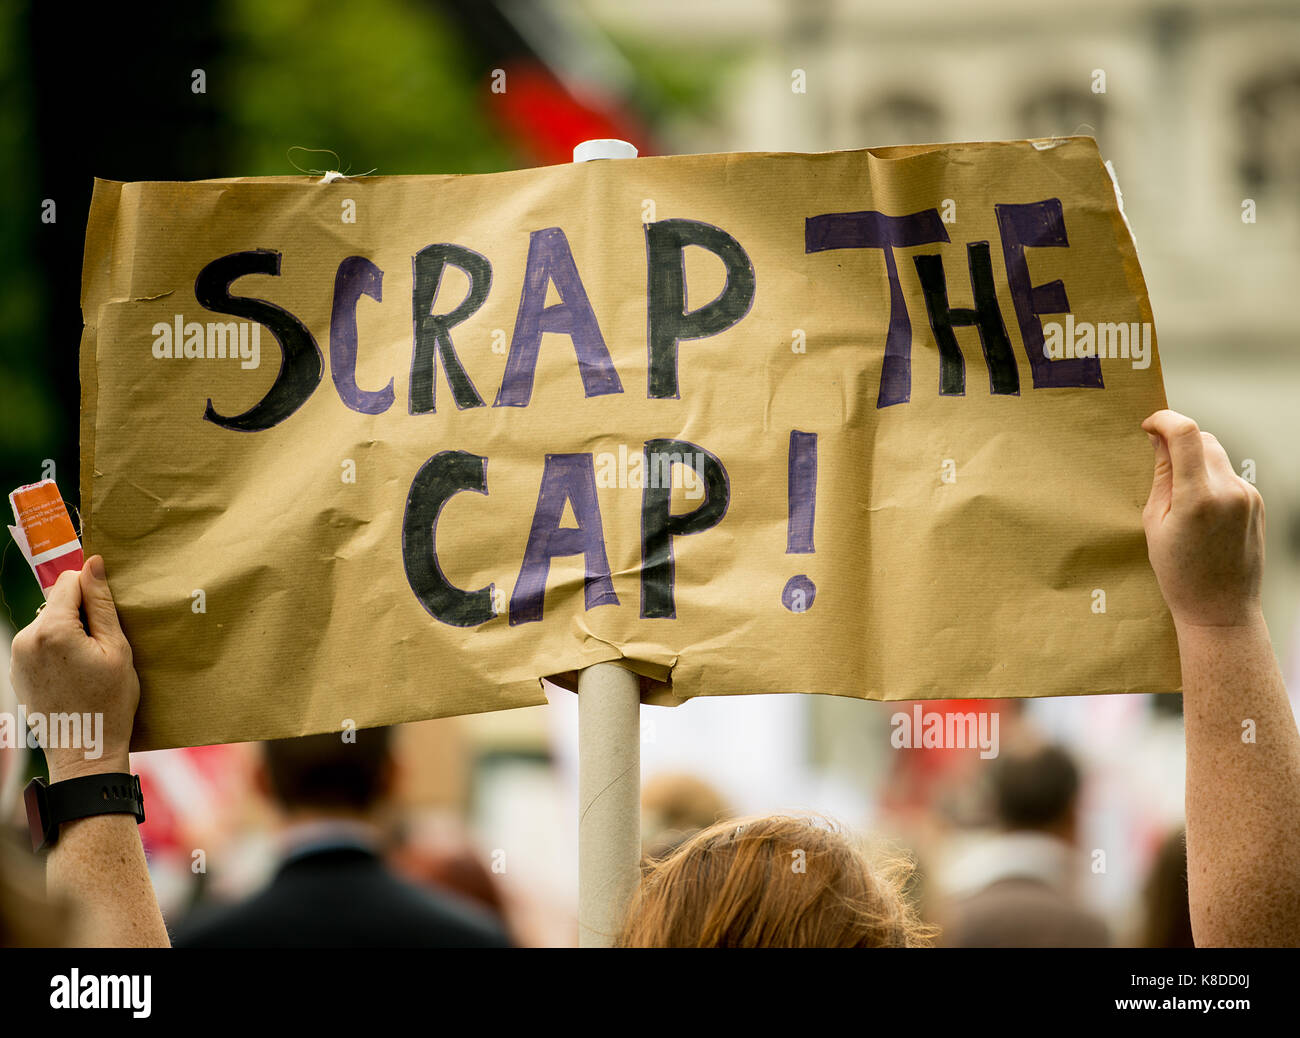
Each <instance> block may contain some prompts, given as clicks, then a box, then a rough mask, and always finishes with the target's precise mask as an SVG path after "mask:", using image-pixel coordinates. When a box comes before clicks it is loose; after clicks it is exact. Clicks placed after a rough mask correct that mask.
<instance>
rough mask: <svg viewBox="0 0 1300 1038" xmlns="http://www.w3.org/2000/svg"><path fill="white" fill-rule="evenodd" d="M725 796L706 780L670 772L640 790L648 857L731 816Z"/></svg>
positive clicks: (660, 852)
mask: <svg viewBox="0 0 1300 1038" xmlns="http://www.w3.org/2000/svg"><path fill="white" fill-rule="evenodd" d="M731 813H732V812H731V808H730V807H729V806H728V804H727V801H726V799H725V798H724V797H723V796H722V794H721V793H719V792H718V791H717V790H716V789H715V788H714V787H713V786H711V785H709V783H707V782H705V781H704V779H702V778H698V777H697V776H695V775H690V774H685V773H679V772H669V773H665V774H661V775H656V776H655V777H654V778H652V779H650V780H649V781H647V782H646V783H645V785H644V786H643V787H642V789H641V836H642V843H643V845H644V847H645V852H646V855H647V856H648V857H651V858H661V857H664V856H665V855H667V854H668V853H669V852H671V851H672V850H673V849H675V848H676V847H677V846H678V845H679V844H680V843H682V842H683V841H684V840H686V839H687V838H688V837H690V836H692V835H694V834H695V833H697V832H699V831H700V830H701V829H707V828H708V827H709V826H711V825H712V824H713V823H714V822H718V821H721V820H722V819H724V818H727V817H729V816H730V815H731Z"/></svg>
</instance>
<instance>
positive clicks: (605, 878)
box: [573, 139, 641, 948]
mask: <svg viewBox="0 0 1300 1038" xmlns="http://www.w3.org/2000/svg"><path fill="white" fill-rule="evenodd" d="M634 158H636V148H635V147H633V146H632V145H631V144H629V143H628V142H627V141H619V140H612V139H607V140H594V141H583V142H582V143H581V144H579V145H578V146H577V147H576V148H574V149H573V161H574V162H590V161H592V160H594V159H634ZM640 881H641V687H640V680H639V679H638V678H637V676H636V675H635V674H634V673H632V672H631V671H630V670H627V669H626V668H625V667H620V666H619V665H618V664H617V663H597V664H594V665H593V666H590V667H587V668H585V669H584V670H582V671H581V672H579V674H578V945H579V946H580V947H583V948H608V947H611V946H612V945H613V944H614V941H615V939H616V938H617V936H618V931H619V928H620V927H621V926H622V924H623V920H624V917H625V915H626V913H627V908H628V905H629V904H631V901H632V898H633V896H634V895H635V894H636V888H637V885H638V884H639V883H640Z"/></svg>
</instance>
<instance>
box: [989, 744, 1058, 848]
mask: <svg viewBox="0 0 1300 1038" xmlns="http://www.w3.org/2000/svg"><path fill="white" fill-rule="evenodd" d="M992 781H993V808H994V811H995V812H996V814H997V817H998V821H999V822H1000V823H1001V824H1002V826H1003V827H1004V828H1006V829H1013V830H1041V831H1050V830H1055V829H1059V828H1060V827H1062V826H1064V825H1067V824H1068V823H1069V822H1070V820H1071V818H1072V816H1073V813H1074V808H1075V804H1076V802H1077V800H1078V796H1079V769H1078V768H1077V767H1076V766H1075V763H1074V760H1073V758H1072V757H1071V756H1070V754H1069V753H1067V752H1066V750H1065V749H1064V748H1063V747H1061V746H1056V745H1045V746H1041V747H1038V748H1035V749H1028V750H1020V751H1013V752H1010V753H1006V754H1003V755H1002V756H1000V757H999V758H998V759H997V761H996V763H995V764H994V767H993V775H992Z"/></svg>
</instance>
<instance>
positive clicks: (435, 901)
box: [175, 728, 511, 948]
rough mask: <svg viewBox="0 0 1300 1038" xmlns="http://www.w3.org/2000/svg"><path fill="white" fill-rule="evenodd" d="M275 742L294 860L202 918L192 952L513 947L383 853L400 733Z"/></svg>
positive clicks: (471, 909)
mask: <svg viewBox="0 0 1300 1038" xmlns="http://www.w3.org/2000/svg"><path fill="white" fill-rule="evenodd" d="M348 738H349V739H354V741H345V739H344V736H342V735H332V734H326V735H313V736H307V737H304V738H301V739H284V740H279V741H276V742H269V743H266V744H264V749H265V768H264V771H263V773H262V779H261V781H262V783H263V784H264V786H266V787H267V788H266V792H268V793H269V794H270V796H271V798H272V799H273V800H274V801H275V802H276V803H277V805H278V806H279V807H280V808H281V810H282V811H283V812H284V814H285V817H286V821H287V823H288V824H287V827H286V829H285V831H284V834H283V837H284V845H285V848H286V850H285V853H284V856H283V858H282V860H281V863H280V866H279V869H278V871H277V872H276V874H275V876H274V878H273V879H272V881H271V883H270V885H269V886H267V887H266V888H265V889H264V890H262V891H261V892H259V893H257V894H255V895H254V896H253V897H251V898H249V899H248V900H246V901H243V902H241V903H239V904H236V905H232V906H227V907H223V908H218V909H214V910H210V911H206V912H204V911H202V910H200V911H198V912H196V913H195V914H194V916H193V917H192V918H191V919H190V920H188V921H187V923H186V925H185V926H184V927H183V928H182V930H181V932H180V933H179V934H178V935H177V939H176V941H175V944H176V946H177V947H188V948H318V947H327V948H503V947H509V946H510V943H511V942H510V940H509V938H508V936H507V934H506V932H505V930H504V928H503V927H502V925H501V923H500V922H499V921H498V920H497V919H496V918H494V917H493V916H492V915H491V914H490V913H488V912H487V911H485V910H483V909H482V908H480V907H479V906H477V905H475V904H473V903H471V902H469V901H466V900H464V899H462V898H460V897H457V896H456V895H453V894H451V893H449V892H441V891H439V892H435V891H433V890H431V889H427V888H423V887H419V886H416V885H414V884H412V883H409V882H408V881H406V880H405V879H402V878H400V877H399V876H397V875H396V874H395V873H393V872H392V871H391V870H390V869H389V868H388V867H387V866H386V865H385V864H384V862H383V860H382V859H381V857H380V854H379V847H380V835H379V829H378V827H377V826H375V825H374V824H373V821H372V820H373V818H374V816H375V814H376V812H377V810H378V809H379V808H380V807H381V806H382V804H383V801H384V799H385V797H386V794H387V793H388V792H389V790H390V788H391V785H392V777H393V773H394V767H393V759H392V755H391V749H390V739H389V731H388V729H386V728H373V729H366V730H362V731H357V732H353V733H350V734H349V735H348Z"/></svg>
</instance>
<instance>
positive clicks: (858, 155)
mask: <svg viewBox="0 0 1300 1038" xmlns="http://www.w3.org/2000/svg"><path fill="white" fill-rule="evenodd" d="M83 310H84V316H85V324H86V327H85V332H84V336H83V340H82V356H81V374H82V387H83V388H82V394H83V396H82V404H83V413H82V451H83V457H82V519H83V522H84V523H85V541H86V544H87V550H88V551H96V552H102V553H103V555H104V556H105V559H106V561H107V567H108V572H109V575H110V578H111V579H112V581H113V587H114V592H115V595H116V598H117V602H118V606H119V609H120V612H121V615H122V619H123V624H124V626H125V629H126V632H127V634H128V636H129V638H130V640H131V642H132V645H133V647H134V650H135V660H136V666H137V669H138V670H139V672H140V677H141V683H142V698H141V706H140V713H139V716H138V719H137V728H136V736H135V745H136V747H137V748H158V747H165V746H175V745H185V744H199V743H209V742H228V741H240V740H247V739H260V738H274V737H283V736H291V735H299V734H307V733H311V732H317V731H326V730H338V729H339V728H340V727H341V726H343V725H344V724H345V722H347V721H351V722H353V723H355V724H357V725H360V726H368V725H375V724H384V723H395V722H402V721H410V720H417V719H423V718H429V717H440V716H449V715H453V714H460V713H468V712H474V711H481V710H493V709H502V708H507V707H515V706H524V705H531V704H536V703H541V702H544V701H545V698H544V696H543V694H542V692H541V688H540V683H539V679H540V678H542V677H551V678H554V679H556V680H559V681H560V682H561V683H565V682H570V683H571V681H572V676H573V674H574V673H575V672H576V671H577V670H579V669H581V668H583V667H586V666H589V665H591V664H594V663H598V662H604V661H611V660H616V661H622V662H624V663H625V664H626V665H627V666H630V667H631V668H632V669H634V670H636V671H637V673H639V674H640V675H641V676H642V678H643V690H644V697H645V699H646V700H647V701H650V702H661V703H673V702H680V701H683V700H685V699H688V698H691V697H693V696H698V695H727V694H742V693H758V692H827V693H834V694H838V695H845V696H858V697H863V698H870V699H889V700H896V699H916V698H949V697H1004V696H1037V695H1066V694H1077V693H1101V692H1153V691H1168V690H1173V689H1177V688H1178V687H1179V670H1178V659H1177V652H1176V645H1175V641H1174V637H1173V629H1172V623H1171V621H1170V618H1169V615H1168V612H1167V610H1166V609H1165V606H1164V603H1163V601H1162V600H1161V597H1160V593H1159V590H1158V588H1157V586H1156V583H1155V578H1154V576H1153V574H1152V572H1151V570H1150V567H1149V565H1148V563H1147V558H1146V546H1145V540H1144V537H1143V533H1142V526H1141V518H1140V514H1141V509H1142V505H1143V503H1144V502H1145V500H1146V496H1147V492H1148V489H1149V486H1150V478H1151V451H1150V446H1149V444H1148V442H1147V439H1146V436H1145V434H1143V433H1142V431H1141V430H1140V428H1139V423H1140V422H1141V420H1142V419H1143V418H1145V417H1146V416H1147V415H1148V414H1150V413H1151V412H1152V411H1155V410H1157V409H1158V408H1161V407H1163V406H1164V405H1165V398H1164V389H1163V384H1162V380H1161V375H1160V362H1159V358H1158V356H1157V353H1156V345H1155V337H1154V333H1153V331H1152V315H1151V309H1150V304H1149V302H1148V300H1147V295H1146V289H1145V285H1144V282H1143V280H1142V274H1141V270H1140V268H1139V266H1138V262H1137V256H1136V253H1135V251H1134V247H1133V242H1132V238H1131V236H1130V234H1129V232H1128V230H1127V227H1126V225H1125V223H1124V220H1123V217H1122V216H1121V214H1120V211H1119V208H1118V206H1117V204H1116V197H1115V192H1114V188H1113V186H1112V182H1111V179H1110V177H1109V176H1108V174H1107V171H1106V169H1105V167H1104V166H1103V165H1102V163H1101V160H1100V157H1099V155H1098V152H1097V148H1096V145H1095V143H1094V142H1093V141H1092V140H1091V139H1089V138H1068V139H1062V140H1056V141H1053V142H1051V146H1044V145H1043V144H1042V143H1035V142H1027V141H1019V142H1000V143H979V144H954V145H934V146H927V147H919V148H885V149H875V150H870V151H857V152H833V153H827V154H814V155H802V154H739V155H702V156H684V157H668V158H647V159H635V160H620V161H605V162H591V163H584V164H574V165H565V166H553V167H545V168H541V169H532V170H522V171H518V172H511V173H500V174H493V175H487V176H420V177H376V178H365V179H360V180H337V181H335V182H333V183H329V184H323V183H321V182H319V181H318V180H316V179H314V178H307V177H276V178H258V179H243V180H238V179H237V180H221V181H202V182H194V183H133V184H118V183H112V182H105V181H99V182H97V183H96V190H95V198H94V203H93V206H92V211H91V218H90V226H89V229H88V233H87V244H86V263H85V272H84V280H83ZM449 314H450V315H451V316H450V317H447V315H449ZM1089 344H1091V349H1092V350H1093V351H1094V352H1095V351H1096V350H1097V349H1098V346H1099V345H1100V348H1101V351H1102V356H1100V357H1099V356H1087V353H1088V350H1089ZM1076 346H1077V347H1078V349H1079V354H1076V353H1075V352H1074V349H1075V347H1076ZM1121 346H1122V347H1123V352H1122V355H1121V352H1120V347H1121ZM1067 351H1068V352H1067ZM1049 353H1050V356H1049V355H1048V354H1049ZM1112 354H1114V355H1112ZM647 455H649V456H651V458H652V459H656V460H657V461H658V463H656V464H652V465H650V466H649V468H650V469H652V470H653V471H652V472H648V471H647V464H646V462H647ZM674 461H675V462H676V463H674ZM665 471H666V472H667V473H668V478H669V479H671V480H672V481H673V482H674V484H675V485H674V486H672V487H670V488H661V487H658V486H654V485H652V486H649V487H647V486H646V483H647V482H650V483H652V484H653V483H657V482H659V480H658V479H657V478H655V477H659V476H661V475H662V473H663V472H665ZM697 473H698V475H697ZM647 477H649V478H647ZM670 516H671V517H670ZM692 517H693V518H692ZM435 527H436V534H435ZM569 552H578V554H565V553H569ZM668 552H670V557H669V554H668ZM435 556H436V557H435Z"/></svg>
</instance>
